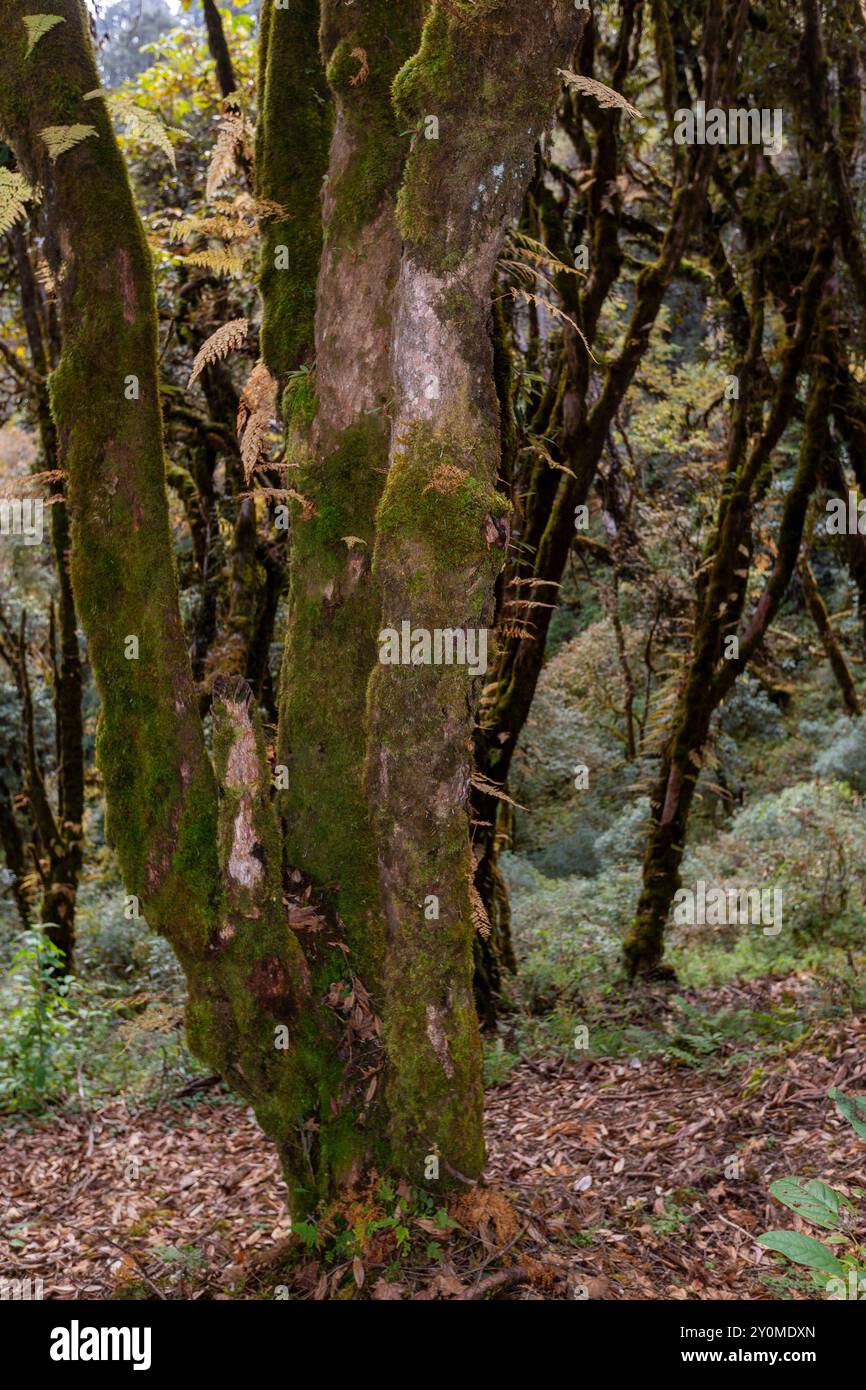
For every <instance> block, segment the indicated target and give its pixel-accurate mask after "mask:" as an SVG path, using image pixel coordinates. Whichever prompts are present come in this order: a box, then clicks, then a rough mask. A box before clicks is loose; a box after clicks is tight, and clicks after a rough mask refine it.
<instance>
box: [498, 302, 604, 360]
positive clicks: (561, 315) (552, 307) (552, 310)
mask: <svg viewBox="0 0 866 1390" xmlns="http://www.w3.org/2000/svg"><path fill="white" fill-rule="evenodd" d="M509 294H510V295H511V297H512V299H526V300H529V301H530V302H531V303H532V304H537V305H539V306H540V307H541V308H542V309H546V310H547V312H548V313H549V314H552V315H553V317H554V318H555V319H559V320H561V322H563V323H568V324H571V327H572V328H573V329H574V331H575V333H576V334H577V336H578V338H579V339H580V341H581V342H582V343H583V346H584V347H585V348H586V351H587V353H588V354H589V359H590V361H591V362H595V364H596V366H597V365H598V358H597V357H593V355H592V350H591V349H590V346H589V343H588V342H587V341H586V338H585V337H584V335H583V333H581V331H580V329H579V328H578V326H577V324H576V323H575V321H574V319H573V318H571V316H570V315H569V314H566V313H565V311H564V310H563V309H560V308H559V307H558V306H557V305H556V304H553V303H552V302H551V301H550V300H549V299H544V298H543V297H542V296H541V295H540V294H530V293H529V290H518V289H512V290H509Z"/></svg>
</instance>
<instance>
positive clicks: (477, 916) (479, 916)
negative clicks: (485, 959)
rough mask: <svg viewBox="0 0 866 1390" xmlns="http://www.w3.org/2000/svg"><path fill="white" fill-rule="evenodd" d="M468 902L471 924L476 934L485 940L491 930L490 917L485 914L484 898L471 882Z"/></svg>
mask: <svg viewBox="0 0 866 1390" xmlns="http://www.w3.org/2000/svg"><path fill="white" fill-rule="evenodd" d="M469 902H470V905H471V907H472V925H473V927H474V928H475V930H476V931H477V932H478V935H479V936H481V937H483V938H484V940H485V941H487V939H488V938H489V936H490V933H491V931H492V928H491V926H490V918H489V917H488V916H487V909H486V907H485V906H484V899H483V898H482V896H481V894H480V893H479V891H478V889H477V888H476V887H475V884H474V883H472V882H470V884H469Z"/></svg>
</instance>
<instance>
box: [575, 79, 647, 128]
mask: <svg viewBox="0 0 866 1390" xmlns="http://www.w3.org/2000/svg"><path fill="white" fill-rule="evenodd" d="M559 75H560V77H563V78H565V81H566V83H567V84H568V86H569V87H571V88H573V90H574V91H576V92H582V93H583V94H584V96H588V97H594V98H595V100H596V101H597V102H598V104H599V106H605V107H612V106H615V107H616V108H617V109H618V110H619V111H627V112H628V114H629V115H630V116H635V117H637V119H638V120H640V112H639V111H638V109H637V107H636V106H632V104H631V102H630V101H626V99H625V97H624V96H622V95H621V94H620V93H619V92H615V91H614V89H613V87H606V86H605V85H604V83H603V82H596V80H595V78H594V77H584V76H583V73H580V72H572V71H571V69H570V68H559Z"/></svg>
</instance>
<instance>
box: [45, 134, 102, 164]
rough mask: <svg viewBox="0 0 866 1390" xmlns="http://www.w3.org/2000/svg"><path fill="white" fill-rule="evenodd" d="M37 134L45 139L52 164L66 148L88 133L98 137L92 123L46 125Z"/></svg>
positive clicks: (85, 137)
mask: <svg viewBox="0 0 866 1390" xmlns="http://www.w3.org/2000/svg"><path fill="white" fill-rule="evenodd" d="M39 134H40V135H41V136H42V139H43V140H44V141H45V145H46V147H47V149H48V157H49V159H50V160H51V162H52V164H53V163H54V161H55V160H57V159H59V158H60V156H61V155H62V154H65V153H66V151H67V150H71V149H73V148H74V147H75V146H76V145H79V144H80V143H81V141H82V140H86V139H87V137H88V136H89V135H96V136H97V138H98V132H97V130H96V127H95V126H92V125H47V126H46V127H45V129H44V130H40V132H39Z"/></svg>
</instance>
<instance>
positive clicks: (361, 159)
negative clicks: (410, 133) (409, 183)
mask: <svg viewBox="0 0 866 1390" xmlns="http://www.w3.org/2000/svg"><path fill="white" fill-rule="evenodd" d="M358 8H360V7H358ZM422 11H423V6H422V4H421V3H420V0H401V4H400V5H399V6H394V5H392V4H390V3H385V2H384V0H370V3H367V4H366V5H364V7H363V10H362V11H361V12H360V13H358V12H356V10H354V9H352V8H350V7H348V6H346V5H343V4H341V3H331V2H330V0H327V3H326V5H325V13H324V22H323V30H322V34H323V50H324V53H325V56H326V60H327V76H328V81H329V83H330V85H331V88H332V90H333V92H334V93H335V95H336V97H337V100H338V103H339V109H340V123H341V127H342V137H341V138H342V139H343V140H344V141H345V143H346V144H347V145H348V147H349V149H350V151H351V156H350V158H349V159H348V160H346V161H344V162H343V167H342V169H341V172H340V174H339V175H338V176H337V177H335V178H334V179H333V182H332V183H331V184H330V185H329V189H328V195H329V201H330V205H331V210H330V216H329V219H328V228H327V236H328V240H329V241H331V242H334V243H336V244H340V245H344V246H349V245H351V244H352V243H353V242H354V241H355V240H356V239H357V237H358V236H359V234H360V232H361V231H362V229H363V228H364V227H365V226H367V225H368V224H369V223H370V222H372V221H373V219H374V218H375V217H376V215H377V213H378V212H379V210H380V208H381V206H382V204H383V200H384V199H385V198H386V196H387V195H388V194H391V195H393V194H395V193H396V189H397V185H398V183H399V180H400V174H401V171H402V167H403V159H404V156H405V153H406V149H407V142H406V140H405V139H401V134H400V130H401V128H400V126H399V125H398V122H397V119H396V116H395V113H394V110H393V107H392V105H391V83H392V81H393V78H394V74H395V72H396V71H397V69H398V68H399V66H400V64H401V63H403V62H404V61H405V60H406V58H407V57H408V56H409V54H410V53H413V52H414V50H415V48H416V47H417V44H418V37H419V34H420V32H421V17H422ZM361 53H363V54H364V55H365V60H366V61H365V62H362V59H361V58H360V56H359V55H360V54H361ZM356 79H357V80H356Z"/></svg>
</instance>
